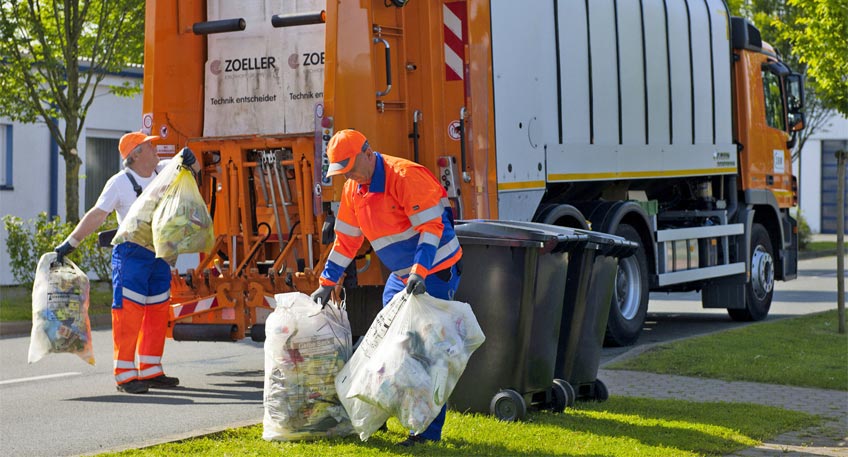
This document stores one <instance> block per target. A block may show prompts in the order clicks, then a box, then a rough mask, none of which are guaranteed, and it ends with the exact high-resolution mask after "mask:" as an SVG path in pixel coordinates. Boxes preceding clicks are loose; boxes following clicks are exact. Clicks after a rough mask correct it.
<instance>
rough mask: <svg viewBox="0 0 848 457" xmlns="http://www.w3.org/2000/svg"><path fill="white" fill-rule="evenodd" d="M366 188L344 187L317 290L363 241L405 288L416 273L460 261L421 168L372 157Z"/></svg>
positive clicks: (438, 198)
mask: <svg viewBox="0 0 848 457" xmlns="http://www.w3.org/2000/svg"><path fill="white" fill-rule="evenodd" d="M375 155H376V157H377V164H376V167H375V169H374V176H372V178H371V183H370V184H369V185H367V186H360V185H359V184H357V183H356V182H355V181H353V180H348V181H347V182H346V183H345V186H344V190H343V192H342V199H341V206H340V207H339V214H338V217H337V218H336V226H335V231H336V240H335V242H334V243H333V249H332V251H331V252H330V256H329V258H328V259H327V264H326V265H325V266H324V272H323V273H321V280H320V282H321V285H335V284H336V283H337V282H338V281H339V279H340V278H341V276H342V274H343V273H344V271H345V269H346V268H347V267H348V265H350V263H351V262H352V261H353V259H354V257H355V256H356V252H357V251H358V250H359V247H360V246H361V245H362V241H363V237H365V238H367V239H368V241H370V242H371V246H372V247H373V248H374V252H376V253H377V256H378V257H379V258H380V261H381V262H383V264H384V265H386V267H388V268H389V270H391V271H392V273H394V274H395V275H397V276H399V277H400V278H401V279H403V280H404V282H406V278H408V277H409V275H410V274H412V273H415V274H417V275H419V276H421V277H424V278H426V277H427V275H428V274H429V273H432V272H436V271H440V270H444V269H446V268H450V267H451V265H453V264H455V263H456V262H457V261H458V260H459V258H460V257H462V250H461V248H460V247H459V240H458V239H457V238H456V234H455V233H454V230H453V217H452V209H451V206H450V203H449V202H448V200H447V193H446V192H445V190H444V188H442V186H441V185H440V184H439V182H438V181H437V180H436V177H435V176H433V174H432V173H430V170H428V169H427V168H425V167H424V166H422V165H419V164H417V163H415V162H411V161H409V160H405V159H401V158H397V157H392V156H386V155H382V154H380V153H376V152H375Z"/></svg>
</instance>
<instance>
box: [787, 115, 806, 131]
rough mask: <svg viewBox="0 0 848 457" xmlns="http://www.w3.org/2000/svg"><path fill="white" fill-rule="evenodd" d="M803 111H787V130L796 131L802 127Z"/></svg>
mask: <svg viewBox="0 0 848 457" xmlns="http://www.w3.org/2000/svg"><path fill="white" fill-rule="evenodd" d="M805 120H806V118H805V117H804V113H801V112H799V113H789V131H790V132H798V131H801V130H803V129H804V121H805Z"/></svg>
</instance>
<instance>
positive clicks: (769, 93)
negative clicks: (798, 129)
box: [763, 71, 786, 131]
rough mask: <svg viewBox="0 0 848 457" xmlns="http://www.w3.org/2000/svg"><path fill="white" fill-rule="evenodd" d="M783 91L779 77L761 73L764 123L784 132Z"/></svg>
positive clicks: (767, 72) (769, 73) (764, 72)
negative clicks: (764, 112)
mask: <svg viewBox="0 0 848 457" xmlns="http://www.w3.org/2000/svg"><path fill="white" fill-rule="evenodd" d="M782 92H783V91H782V90H781V84H780V77H779V76H777V75H776V74H774V73H771V72H769V71H763V96H764V97H765V107H766V123H767V124H768V125H769V126H770V127H774V128H776V129H780V130H784V131H785V130H786V114H785V113H784V111H783V93H782Z"/></svg>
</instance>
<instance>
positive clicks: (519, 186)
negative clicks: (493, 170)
mask: <svg viewBox="0 0 848 457" xmlns="http://www.w3.org/2000/svg"><path fill="white" fill-rule="evenodd" d="M544 188H545V181H518V182H502V183H498V190H528V189H544Z"/></svg>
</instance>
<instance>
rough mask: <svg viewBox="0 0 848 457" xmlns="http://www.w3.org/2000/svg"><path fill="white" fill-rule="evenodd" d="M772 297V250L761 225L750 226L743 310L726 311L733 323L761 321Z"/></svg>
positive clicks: (767, 310)
mask: <svg viewBox="0 0 848 457" xmlns="http://www.w3.org/2000/svg"><path fill="white" fill-rule="evenodd" d="M773 295H774V249H773V248H772V246H771V239H770V238H769V235H768V231H767V230H766V228H765V227H763V225H762V224H756V223H755V224H754V225H752V226H751V280H750V281H748V284H747V285H746V286H745V308H742V309H728V310H727V314H729V315H730V317H731V318H732V319H733V320H735V321H742V322H748V321H761V320H763V319H765V318H766V316H768V313H769V309H770V308H771V299H772V296H773Z"/></svg>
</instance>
